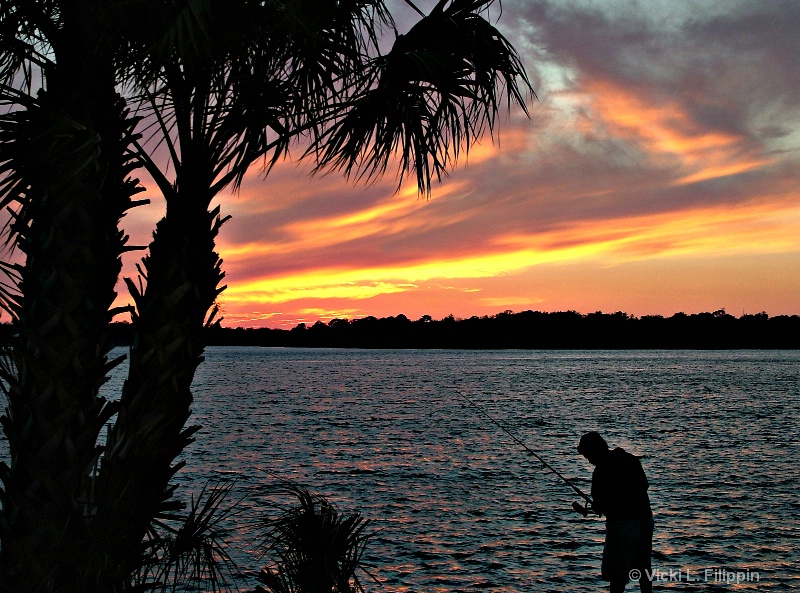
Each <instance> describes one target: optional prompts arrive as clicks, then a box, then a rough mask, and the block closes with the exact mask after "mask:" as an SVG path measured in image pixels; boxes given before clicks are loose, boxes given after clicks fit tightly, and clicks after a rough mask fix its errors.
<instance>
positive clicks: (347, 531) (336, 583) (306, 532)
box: [258, 485, 370, 593]
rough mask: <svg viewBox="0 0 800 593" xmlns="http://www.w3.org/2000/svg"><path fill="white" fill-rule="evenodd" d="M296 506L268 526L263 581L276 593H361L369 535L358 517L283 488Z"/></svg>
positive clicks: (310, 495) (320, 499)
mask: <svg viewBox="0 0 800 593" xmlns="http://www.w3.org/2000/svg"><path fill="white" fill-rule="evenodd" d="M279 490H282V491H283V493H285V494H288V495H290V496H292V497H293V498H294V499H296V502H297V505H296V506H295V507H292V508H290V509H289V510H288V511H286V512H284V513H283V514H281V515H280V516H278V517H276V518H273V519H268V520H266V521H265V522H264V528H265V532H264V545H263V548H262V552H263V553H264V555H265V556H266V557H268V558H269V559H270V560H271V564H270V565H269V566H267V567H265V568H264V569H263V570H262V571H261V573H260V575H259V576H258V580H259V582H260V583H261V584H262V585H264V587H266V589H264V588H261V587H259V589H258V591H270V592H271V593H323V592H324V593H356V592H362V593H363V591H364V587H363V584H362V582H361V580H360V579H359V569H362V570H363V566H362V556H363V553H364V549H365V547H366V545H367V542H368V541H369V538H370V534H369V533H367V531H366V528H367V526H368V525H369V521H368V520H366V519H364V518H363V517H362V516H361V515H360V514H359V513H353V514H352V515H347V516H345V515H342V514H341V512H340V511H339V509H338V508H337V507H336V506H335V505H334V504H333V503H331V502H330V501H328V500H327V499H326V498H324V497H323V496H320V495H318V494H313V493H311V492H309V491H308V490H306V489H304V488H302V487H299V486H295V485H284V486H281V487H280V488H279Z"/></svg>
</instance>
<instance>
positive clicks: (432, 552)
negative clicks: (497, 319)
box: [186, 348, 800, 592]
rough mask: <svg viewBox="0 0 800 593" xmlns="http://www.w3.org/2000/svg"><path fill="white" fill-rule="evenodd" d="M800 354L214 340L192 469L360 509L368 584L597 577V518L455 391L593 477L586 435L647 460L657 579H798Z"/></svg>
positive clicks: (569, 468)
mask: <svg viewBox="0 0 800 593" xmlns="http://www.w3.org/2000/svg"><path fill="white" fill-rule="evenodd" d="M798 363H800V353H798V352H783V351H781V352H775V351H764V352H762V351H758V352H756V351H733V352H697V351H688V352H684V351H681V352H665V351H660V352H644V351H635V352H634V351H627V352H529V351H497V352H472V351H470V352H466V351H464V352H461V351H369V350H362V351H358V350H293V349H287V350H284V349H260V348H217V349H211V350H210V351H209V353H208V360H207V362H206V363H204V364H203V365H202V366H201V367H200V371H199V374H198V377H197V380H196V385H197V387H196V406H195V419H196V420H197V421H198V422H199V423H200V424H202V426H203V430H202V433H201V435H200V437H199V439H198V442H197V443H196V444H195V445H194V446H193V449H192V450H191V452H190V455H189V456H188V460H189V468H188V469H189V471H188V472H186V477H187V478H192V477H193V476H194V475H196V476H198V477H199V476H203V475H207V474H208V473H209V470H213V471H214V472H233V473H234V474H236V475H238V476H239V481H238V488H240V489H241V490H242V491H244V492H246V493H249V494H251V495H253V496H254V495H255V493H256V492H257V489H258V486H259V485H262V484H265V483H269V482H271V481H274V476H275V475H277V476H280V477H283V478H288V479H291V480H293V481H296V482H299V483H301V484H304V485H307V486H309V487H310V488H312V489H313V490H314V491H317V492H320V493H322V494H324V495H326V496H328V497H330V498H331V499H332V500H333V501H334V502H336V503H337V505H338V506H339V507H340V508H342V509H344V510H358V511H360V512H361V513H362V514H363V515H365V516H366V517H367V518H369V519H371V520H372V524H371V528H372V529H373V530H374V531H375V532H376V535H375V537H374V538H373V540H372V542H371V544H370V547H369V549H368V558H367V560H368V562H369V563H370V564H372V565H374V569H373V570H372V572H373V574H374V575H375V576H376V577H377V578H378V579H379V580H380V581H381V583H382V584H381V585H380V586H373V587H371V588H372V589H373V590H383V591H431V592H432V591H473V590H476V589H490V590H495V591H508V592H512V591H519V592H523V591H525V592H528V591H543V592H544V591H559V592H562V591H573V592H584V591H585V592H589V591H598V590H601V588H602V583H601V582H600V581H599V579H598V573H599V564H600V554H601V550H602V541H603V523H602V520H599V519H594V520H593V519H584V518H582V517H580V516H579V515H577V514H575V513H573V512H572V511H571V509H570V504H571V502H572V501H573V500H575V499H576V498H577V497H576V496H575V495H574V494H573V493H572V492H571V491H570V490H569V488H567V487H566V486H565V484H564V483H563V482H560V481H559V480H558V478H556V477H555V476H554V475H553V474H551V473H548V472H547V471H546V470H544V469H543V468H542V467H541V465H540V464H539V463H538V462H536V461H535V460H534V459H533V458H531V457H530V456H528V455H527V454H526V453H525V451H524V450H523V449H522V448H521V447H520V446H519V445H517V444H516V443H515V442H514V441H513V440H511V439H510V438H509V437H508V436H507V435H506V434H505V433H503V432H502V431H501V430H500V429H499V428H498V427H497V426H495V425H494V424H492V423H491V422H489V421H488V420H487V419H486V418H485V417H484V416H482V415H481V414H480V413H478V412H477V411H476V410H475V409H474V408H473V407H471V406H470V405H469V404H468V403H467V402H466V401H465V400H464V399H463V398H462V397H460V396H459V395H458V393H459V392H461V393H464V394H466V395H467V396H469V397H470V398H471V399H472V400H474V401H475V402H477V403H478V404H479V405H480V406H481V407H482V408H483V409H484V410H485V411H486V412H487V413H488V414H490V415H491V416H492V417H494V418H496V419H497V420H498V421H500V422H501V423H503V424H504V425H505V426H506V427H507V428H508V429H509V430H510V431H511V432H513V433H514V434H515V435H517V436H518V437H519V438H520V439H521V440H522V441H524V442H525V443H526V444H527V445H528V446H529V447H530V448H532V449H534V450H536V451H537V452H538V453H539V454H540V455H542V456H543V457H544V458H545V459H546V460H548V461H549V462H550V463H551V464H553V465H554V466H556V467H557V468H558V469H559V470H560V471H562V473H564V474H565V475H566V476H568V477H569V478H571V479H575V484H576V485H577V486H578V487H580V488H582V489H588V488H589V486H590V483H589V479H590V475H591V469H592V468H591V466H589V465H588V463H587V462H585V461H584V460H583V459H582V458H581V457H580V456H578V455H577V453H576V451H575V447H576V444H577V441H578V438H579V437H580V435H581V434H582V433H583V432H584V431H587V430H592V429H596V430H599V431H600V432H601V433H602V434H604V435H605V436H606V438H607V440H608V441H609V443H610V444H612V445H614V446H622V447H624V448H626V449H627V450H629V451H631V452H634V453H636V454H638V455H643V456H644V459H643V465H644V467H645V471H646V472H647V474H648V477H649V479H650V484H651V486H650V493H651V500H652V503H653V507H654V512H655V515H656V517H655V520H656V534H655V539H654V548H655V551H656V552H655V557H654V561H653V566H654V568H655V569H659V570H662V571H663V573H661V574H660V576H661V577H662V579H663V580H662V581H661V582H660V585H661V586H662V587H663V588H664V589H675V590H681V591H714V590H720V591H724V590H759V591H761V590H763V591H800V567H798V560H799V559H800V556H799V555H798V551H797V547H798V544H800V504H798V473H799V472H798V469H797V468H798V458H800V443H799V442H798V438H799V437H798V433H799V429H800V365H798ZM226 475H229V474H226ZM252 562H254V563H255V564H256V565H257V561H252ZM707 570H708V571H710V572H706V571H707ZM714 571H717V572H714ZM719 571H730V572H736V571H739V572H743V573H744V581H743V582H740V583H739V584H738V585H735V584H728V583H725V582H723V581H724V580H726V579H727V580H732V579H733V577H731V575H729V574H727V573H724V572H723V573H721V572H719ZM747 571H749V573H748V572H747ZM756 573H757V578H758V580H757V581H756ZM657 576H659V573H657ZM688 579H692V582H687V580H688ZM740 580H741V579H740ZM629 588H630V589H634V587H632V586H630V587H629Z"/></svg>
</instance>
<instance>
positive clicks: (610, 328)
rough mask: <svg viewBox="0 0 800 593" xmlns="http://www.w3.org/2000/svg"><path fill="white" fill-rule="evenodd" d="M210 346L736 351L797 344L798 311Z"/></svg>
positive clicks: (377, 322)
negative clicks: (794, 313)
mask: <svg viewBox="0 0 800 593" xmlns="http://www.w3.org/2000/svg"><path fill="white" fill-rule="evenodd" d="M208 340H209V344H213V345H239V346H244V345H250V346H284V347H323V348H466V349H504V348H522V349H622V348H626V349H639V348H648V349H650V348H664V349H682V348H686V349H691V348H697V349H735V348H776V349H778V348H800V316H798V315H791V316H787V315H779V316H775V317H770V316H769V315H767V313H757V314H754V315H742V316H741V317H738V318H737V317H734V316H733V315H729V314H727V313H726V312H725V311H724V310H719V311H714V312H713V313H697V314H691V315H689V314H686V313H676V314H674V315H672V316H671V317H663V316H660V315H646V316H642V317H635V316H633V315H628V314H627V313H623V312H616V313H601V312H596V313H589V314H580V313H578V312H576V311H562V312H554V313H547V312H541V311H522V312H519V313H514V312H512V311H503V312H502V313H498V314H497V315H493V316H484V317H470V318H468V319H456V318H454V317H453V316H452V315H450V316H448V317H445V318H444V319H441V320H434V319H432V318H431V317H430V316H428V315H425V316H423V317H421V318H419V319H417V320H416V321H412V320H410V319H409V318H408V317H406V316H405V315H397V316H396V317H384V318H381V319H378V318H376V317H372V316H370V317H364V318H361V319H353V320H348V319H333V320H331V321H329V322H328V323H323V322H322V321H318V322H316V323H314V324H313V325H310V326H308V325H305V324H302V323H301V324H300V325H298V326H296V327H295V328H293V329H291V330H282V329H269V328H257V329H256V328H224V327H221V326H219V325H217V326H214V327H212V328H209V330H208Z"/></svg>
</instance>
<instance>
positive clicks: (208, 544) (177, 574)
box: [132, 482, 240, 593]
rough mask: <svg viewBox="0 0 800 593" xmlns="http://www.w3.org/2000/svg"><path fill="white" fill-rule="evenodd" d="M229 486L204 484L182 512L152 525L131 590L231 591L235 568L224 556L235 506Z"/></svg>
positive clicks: (163, 518) (230, 559)
mask: <svg viewBox="0 0 800 593" xmlns="http://www.w3.org/2000/svg"><path fill="white" fill-rule="evenodd" d="M233 486H234V483H233V482H227V483H221V484H215V485H213V486H210V485H209V484H206V485H205V486H204V487H203V489H202V490H201V491H200V493H199V494H198V496H197V499H195V498H194V497H192V499H191V501H190V503H189V506H188V508H187V509H186V510H185V511H182V512H181V511H173V512H171V513H166V514H163V515H162V516H161V517H160V518H159V519H156V520H154V521H153V524H152V526H151V528H150V530H149V531H148V534H147V538H146V540H145V543H144V555H143V557H142V561H141V564H140V567H139V570H138V571H137V572H136V573H135V574H134V575H133V582H132V587H133V590H134V591H136V590H142V591H145V590H146V591H161V592H164V593H166V592H167V591H177V590H181V591H184V590H187V588H189V587H191V586H192V584H194V586H196V587H197V588H198V589H199V590H204V591H209V590H210V591H232V590H233V585H232V581H233V579H234V575H236V574H237V573H238V568H237V566H236V563H235V562H234V560H233V559H232V558H231V557H230V555H229V554H228V551H227V544H226V542H225V538H226V537H227V535H228V533H227V531H226V529H225V526H224V525H225V521H226V520H227V519H228V518H229V517H230V516H231V515H232V514H233V513H235V512H236V509H237V506H238V503H239V502H240V501H229V500H228V497H229V495H230V493H231V490H232V489H233Z"/></svg>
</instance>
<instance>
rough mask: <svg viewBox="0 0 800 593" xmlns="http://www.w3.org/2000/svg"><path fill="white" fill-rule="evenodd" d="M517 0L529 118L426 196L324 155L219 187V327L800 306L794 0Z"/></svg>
mask: <svg viewBox="0 0 800 593" xmlns="http://www.w3.org/2000/svg"><path fill="white" fill-rule="evenodd" d="M419 4H420V6H422V7H423V8H425V9H428V8H429V7H430V6H431V5H432V3H428V4H426V3H424V2H421V3H419ZM389 5H390V7H396V10H395V11H394V14H395V17H396V19H397V21H398V28H399V29H401V31H402V29H403V26H405V27H406V28H407V27H408V26H410V23H411V22H412V18H413V14H412V13H411V11H410V10H408V9H407V8H403V6H404V5H403V4H402V3H401V2H397V3H390V4H389ZM502 8H503V11H502V16H501V17H500V20H499V22H498V25H497V26H498V28H499V29H500V30H501V31H502V32H503V33H504V34H505V35H506V36H507V37H508V38H509V40H510V41H511V42H512V44H513V45H514V46H515V47H516V48H517V49H518V51H519V52H520V54H521V55H522V58H523V62H524V64H525V66H526V68H527V69H528V73H529V75H530V78H531V81H532V83H533V86H534V88H535V90H536V92H537V94H538V100H534V101H532V102H531V108H530V119H528V118H526V117H525V116H524V114H522V113H520V112H518V111H512V112H511V114H510V116H509V117H507V118H506V117H505V116H504V117H503V118H501V121H500V125H499V134H497V135H496V137H495V139H494V142H493V141H492V139H491V138H490V137H486V138H484V140H483V142H482V143H481V144H480V145H479V146H476V147H474V148H473V150H472V151H471V152H470V154H469V157H468V158H462V159H461V161H460V162H459V165H458V167H457V168H456V169H455V170H454V171H453V172H452V174H451V176H450V177H449V178H447V179H445V180H443V182H442V183H441V184H439V185H437V186H435V187H434V189H433V193H432V196H431V197H430V199H426V198H425V197H420V196H419V195H418V194H417V191H416V183H415V180H413V179H412V180H411V182H410V183H405V184H404V185H403V186H402V187H401V188H400V190H399V191H396V189H397V187H396V186H397V181H396V179H395V178H394V176H393V174H392V173H390V174H388V175H387V176H386V177H385V178H384V179H382V180H380V181H378V182H377V183H374V184H371V185H365V184H363V183H360V184H359V183H356V182H354V181H347V180H345V179H343V178H342V177H341V175H339V174H336V173H331V174H329V175H317V176H315V177H311V176H310V175H309V171H310V169H311V164H310V163H299V164H298V163H296V162H292V161H287V162H283V163H280V164H279V165H277V166H276V167H275V168H274V169H273V170H272V172H271V173H270V174H269V176H268V177H266V178H265V176H264V174H263V173H262V172H261V171H260V170H259V168H257V167H256V168H254V169H253V170H252V171H251V172H250V174H249V176H248V177H247V179H246V180H245V182H244V184H243V185H242V188H241V191H240V192H239V193H238V194H231V193H229V192H225V193H223V194H222V195H221V196H220V197H219V203H220V205H221V209H222V212H223V214H230V215H232V217H233V218H232V220H230V221H229V222H228V223H226V225H225V226H224V227H223V229H222V232H221V235H220V237H219V242H218V247H219V252H220V254H221V256H222V258H223V259H224V268H225V270H226V273H227V277H226V282H227V285H228V288H227V290H226V291H225V292H224V293H223V294H222V295H221V297H220V305H221V309H222V313H223V315H224V318H225V320H224V321H223V325H228V326H246V327H261V326H268V327H293V326H294V325H296V324H298V323H300V322H305V323H307V324H308V323H314V322H315V321H317V320H319V319H321V320H323V321H326V322H327V321H328V320H330V319H332V318H351V319H352V318H358V317H364V316H367V315H374V316H376V317H385V316H389V315H397V314H400V313H403V314H405V315H406V316H408V317H409V318H411V319H417V318H419V317H420V316H422V315H426V314H427V315H431V316H433V317H434V318H441V317H444V316H446V315H449V314H453V315H455V316H456V317H470V316H472V315H479V316H482V315H493V314H496V313H498V312H500V311H503V310H506V309H511V310H513V311H522V310H526V309H533V310H541V311H558V310H568V309H574V310H577V311H579V312H582V313H589V312H593V311H597V310H601V311H605V312H613V311H625V312H627V313H630V314H633V315H637V316H641V315H648V314H661V315H667V316H668V315H672V314H673V313H675V312H677V311H684V312H686V313H696V312H700V311H714V310H717V309H723V308H724V309H726V310H727V312H728V313H731V314H733V315H737V316H738V315H741V314H742V313H743V312H744V313H757V312H760V311H766V312H767V313H769V314H770V315H781V314H797V313H800V306H799V305H798V295H799V294H800V151H799V150H798V148H800V131H798V130H800V36H798V34H797V31H798V30H800V3H798V2H796V1H780V0H773V1H770V2H753V1H749V2H737V1H736V0H724V1H718V2H712V1H702V2H693V1H692V2H689V1H680V0H668V1H664V2H659V1H655V0H647V1H642V2H635V1H631V0H624V1H623V0H620V1H611V0H609V1H588V0H587V1H563V0H560V1H553V2H547V1H532V0H530V1H528V0H514V1H511V0H506V1H505V2H504V3H503V5H502ZM498 16H500V14H499V10H497V7H495V8H493V9H492V12H491V13H490V18H491V19H492V20H494V19H496V18H497V17H498ZM295 152H296V153H297V154H299V153H300V152H301V151H300V150H299V149H298V150H296V151H295ZM146 185H147V184H146ZM147 194H148V197H150V198H151V199H152V200H153V203H152V205H150V206H147V207H143V208H138V209H137V210H136V211H134V212H133V213H132V214H130V215H129V216H128V217H127V218H126V219H125V226H126V230H127V232H128V233H129V234H130V235H131V237H132V239H133V240H134V242H137V241H138V242H140V243H145V244H146V243H147V241H148V237H149V234H150V233H151V232H152V228H153V225H154V222H155V221H156V220H157V219H158V218H159V217H160V215H161V213H162V211H163V210H162V208H163V204H162V200H161V199H160V197H159V196H158V194H157V193H156V191H155V188H154V187H151V186H148V192H147ZM137 257H140V254H139V255H138V256H137V255H130V256H129V260H126V273H127V274H128V275H135V270H134V267H133V264H134V263H135V261H136V259H137ZM118 289H119V291H120V293H121V294H120V301H121V302H123V303H124V302H127V301H128V300H129V299H128V297H127V294H126V293H125V287H124V285H123V284H122V282H120V284H119V287H118Z"/></svg>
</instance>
